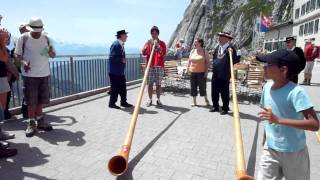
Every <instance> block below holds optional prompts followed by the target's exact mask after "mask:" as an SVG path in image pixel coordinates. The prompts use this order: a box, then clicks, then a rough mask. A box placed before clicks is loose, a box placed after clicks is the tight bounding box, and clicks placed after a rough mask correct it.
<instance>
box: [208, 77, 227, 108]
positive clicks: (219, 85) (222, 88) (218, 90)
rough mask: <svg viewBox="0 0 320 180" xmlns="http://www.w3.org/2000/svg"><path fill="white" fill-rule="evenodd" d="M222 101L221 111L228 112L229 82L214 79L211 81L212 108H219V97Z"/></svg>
mask: <svg viewBox="0 0 320 180" xmlns="http://www.w3.org/2000/svg"><path fill="white" fill-rule="evenodd" d="M220 94H221V99H222V103H223V105H222V110H224V111H229V101H230V97H229V80H222V79H214V78H212V80H211V98H212V104H213V108H219V95H220Z"/></svg>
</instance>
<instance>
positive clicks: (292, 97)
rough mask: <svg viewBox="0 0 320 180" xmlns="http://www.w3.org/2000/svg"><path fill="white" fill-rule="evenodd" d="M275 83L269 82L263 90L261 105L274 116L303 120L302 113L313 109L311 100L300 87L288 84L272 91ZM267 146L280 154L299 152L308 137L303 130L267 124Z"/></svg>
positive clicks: (267, 122)
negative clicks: (269, 109) (268, 109)
mask: <svg viewBox="0 0 320 180" xmlns="http://www.w3.org/2000/svg"><path fill="white" fill-rule="evenodd" d="M272 85H273V82H268V83H266V84H265V86H264V88H263V93H262V96H261V102H260V103H261V105H262V106H263V107H265V108H272V112H273V114H275V115H276V116H278V117H280V118H289V119H295V120H297V121H300V120H303V119H304V116H303V113H302V111H303V110H306V109H309V108H311V107H313V104H312V103H311V101H310V98H309V97H308V95H307V94H306V92H305V91H304V89H302V88H301V87H300V86H297V85H296V84H295V83H293V82H291V81H290V82H288V83H287V84H286V85H285V86H283V87H281V88H280V89H276V90H272V89H271V86H272ZM265 131H266V142H267V143H266V146H267V147H268V148H271V149H273V150H275V151H279V152H297V151H300V150H302V149H303V148H304V147H305V145H306V135H305V132H304V130H303V129H297V128H294V127H289V126H284V125H279V124H270V123H269V121H266V123H265Z"/></svg>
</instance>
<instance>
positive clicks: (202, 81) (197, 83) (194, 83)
mask: <svg viewBox="0 0 320 180" xmlns="http://www.w3.org/2000/svg"><path fill="white" fill-rule="evenodd" d="M206 83H207V79H206V78H205V77H204V72H202V73H191V77H190V84H191V93H190V94H191V96H193V97H194V96H197V95H198V87H199V91H200V96H206V95H207V92H206Z"/></svg>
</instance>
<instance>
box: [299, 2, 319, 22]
mask: <svg viewBox="0 0 320 180" xmlns="http://www.w3.org/2000/svg"><path fill="white" fill-rule="evenodd" d="M319 1H320V0H319ZM299 15H300V8H298V9H296V16H295V18H296V19H298V18H299Z"/></svg>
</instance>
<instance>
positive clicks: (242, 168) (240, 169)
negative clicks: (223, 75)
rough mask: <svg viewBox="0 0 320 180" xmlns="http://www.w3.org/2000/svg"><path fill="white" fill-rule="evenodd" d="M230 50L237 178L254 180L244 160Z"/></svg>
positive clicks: (239, 179)
mask: <svg viewBox="0 0 320 180" xmlns="http://www.w3.org/2000/svg"><path fill="white" fill-rule="evenodd" d="M228 50H229V59H230V70H231V85H232V103H233V120H234V128H235V142H236V163H237V166H236V176H237V179H238V180H253V179H254V178H253V177H251V176H248V175H247V172H246V162H245V160H244V153H243V142H242V134H241V125H240V115H239V107H238V98H237V93H236V84H235V77H234V70H233V57H232V54H233V50H232V49H231V48H229V49H228Z"/></svg>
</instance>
